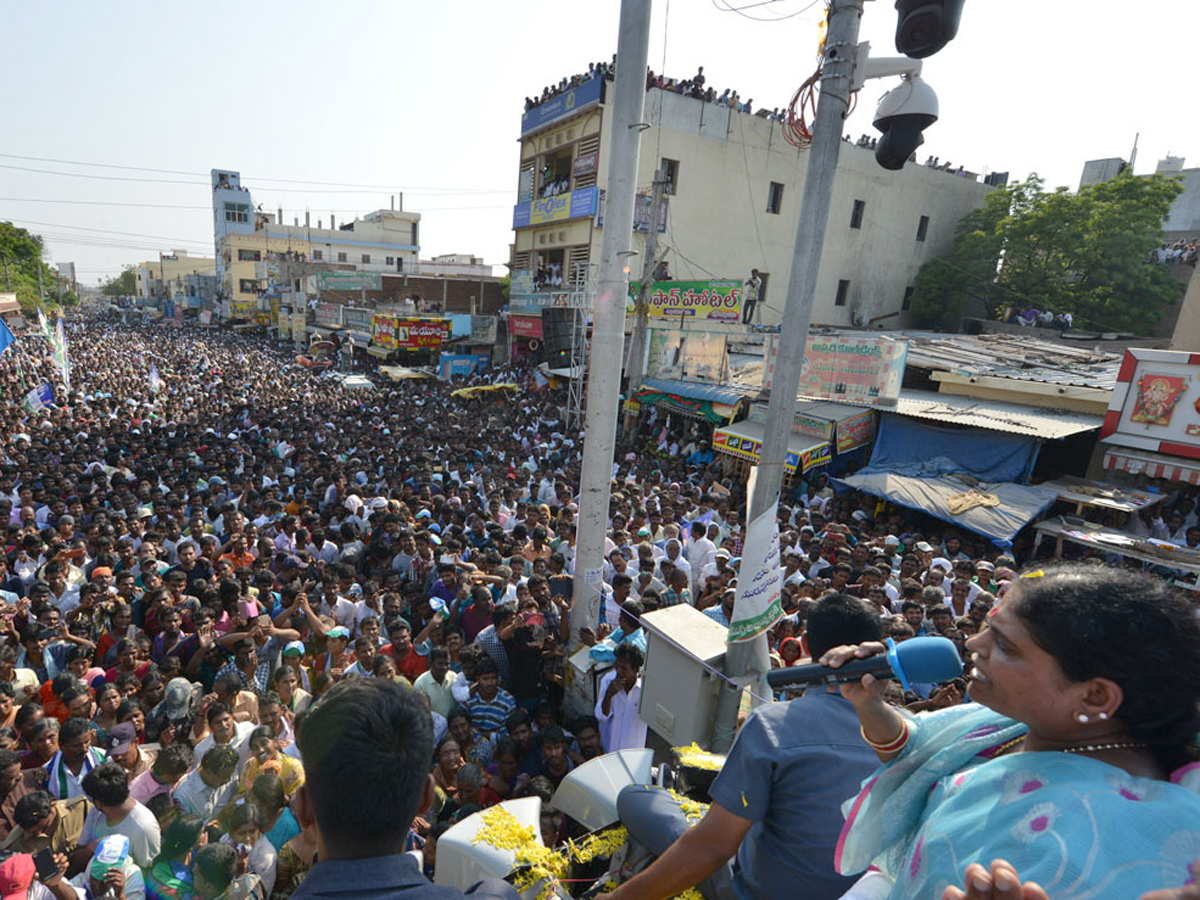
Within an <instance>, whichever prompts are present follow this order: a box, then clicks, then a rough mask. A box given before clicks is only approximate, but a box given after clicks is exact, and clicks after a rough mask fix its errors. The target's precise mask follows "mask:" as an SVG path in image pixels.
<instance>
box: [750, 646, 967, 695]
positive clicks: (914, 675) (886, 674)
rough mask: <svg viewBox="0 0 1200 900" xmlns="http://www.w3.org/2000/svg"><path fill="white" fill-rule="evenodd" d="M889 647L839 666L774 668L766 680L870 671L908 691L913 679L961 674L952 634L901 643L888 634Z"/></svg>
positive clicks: (855, 676)
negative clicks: (893, 679) (897, 682)
mask: <svg viewBox="0 0 1200 900" xmlns="http://www.w3.org/2000/svg"><path fill="white" fill-rule="evenodd" d="M887 647H888V651H887V653H880V654H878V655H877V656H869V657H867V658H866V659H852V660H849V661H848V662H845V663H843V664H842V665H841V666H840V667H839V668H837V669H834V668H830V667H829V666H819V665H817V664H815V663H812V664H809V665H807V666H792V667H791V668H789V669H772V670H771V671H770V672H768V673H767V683H768V684H770V685H771V687H781V686H783V685H788V684H840V683H843V682H847V681H858V680H859V679H860V678H862V677H863V676H864V675H866V674H867V673H868V672H869V673H870V674H872V675H874V676H875V677H876V678H896V679H899V681H900V684H902V685H903V686H904V689H905V690H906V691H907V690H911V688H910V687H909V685H910V684H911V683H912V682H917V683H918V684H936V683H938V682H939V681H949V680H950V679H951V678H956V677H958V676H959V675H961V674H962V671H963V663H962V657H960V656H959V655H958V647H956V646H955V645H954V641H952V640H950V639H949V638H944V637H919V638H910V639H909V640H907V641H905V642H904V643H902V644H897V643H896V642H895V641H894V640H892V639H891V638H888V640H887Z"/></svg>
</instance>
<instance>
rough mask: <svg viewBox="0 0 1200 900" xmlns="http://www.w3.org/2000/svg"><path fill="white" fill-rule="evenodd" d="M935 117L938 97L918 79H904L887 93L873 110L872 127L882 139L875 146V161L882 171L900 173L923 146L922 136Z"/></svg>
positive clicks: (917, 76) (909, 77)
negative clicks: (880, 132) (890, 170)
mask: <svg viewBox="0 0 1200 900" xmlns="http://www.w3.org/2000/svg"><path fill="white" fill-rule="evenodd" d="M937 117H938V102H937V94H935V93H934V92H933V88H931V87H930V86H929V85H927V84H926V83H925V82H924V81H922V80H921V77H920V76H919V75H912V76H906V77H905V78H904V80H903V81H902V82H901V83H900V86H899V87H897V88H895V89H893V90H890V91H888V92H887V93H886V94H884V95H883V98H882V99H881V100H880V101H879V106H878V107H877V108H876V110H875V127H876V128H878V129H879V130H880V131H882V132H883V137H881V138H880V139H879V143H878V144H876V145H875V161H876V162H878V163H879V164H880V165H881V166H883V167H884V168H885V169H902V168H904V163H905V162H906V161H907V160H908V158H909V157H910V156H911V155H912V153H913V151H914V150H916V149H917V148H918V147H920V146H921V145H922V144H923V143H925V136H924V135H923V134H922V133H921V132H923V131H924V130H925V129H926V128H928V127H929V126H930V125H932V124H933V123H934V122H936V121H937Z"/></svg>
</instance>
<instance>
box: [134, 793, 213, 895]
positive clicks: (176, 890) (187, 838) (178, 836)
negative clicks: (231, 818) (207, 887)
mask: <svg viewBox="0 0 1200 900" xmlns="http://www.w3.org/2000/svg"><path fill="white" fill-rule="evenodd" d="M203 832H204V820H203V819H201V818H200V817H199V816H194V815H192V814H191V813H181V814H180V815H179V817H178V818H176V819H175V821H173V822H172V823H171V824H170V825H169V826H167V829H166V831H164V832H163V835H162V848H161V849H160V850H159V852H158V856H156V857H155V858H154V862H153V864H152V865H151V866H150V868H149V869H146V870H145V876H146V900H191V898H194V897H199V896H200V895H199V894H197V893H196V889H195V888H194V887H193V886H192V872H191V868H190V867H189V865H188V863H189V861H190V859H191V855H192V851H193V850H194V849H195V848H196V847H197V846H198V842H199V840H200V836H201V834H202V833H203Z"/></svg>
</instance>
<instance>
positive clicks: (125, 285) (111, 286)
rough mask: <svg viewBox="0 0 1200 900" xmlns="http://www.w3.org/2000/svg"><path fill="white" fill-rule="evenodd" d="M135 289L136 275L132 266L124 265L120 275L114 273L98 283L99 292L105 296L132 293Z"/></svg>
mask: <svg viewBox="0 0 1200 900" xmlns="http://www.w3.org/2000/svg"><path fill="white" fill-rule="evenodd" d="M136 290H137V276H136V275H135V274H134V269H133V266H126V267H125V268H123V269H122V270H121V274H120V275H114V276H113V277H112V278H110V279H108V280H107V281H106V282H104V284H102V285H100V293H102V294H103V295H104V296H105V297H120V296H122V295H126V296H129V295H132V294H133V293H134V292H135V291H136Z"/></svg>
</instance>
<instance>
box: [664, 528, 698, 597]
mask: <svg viewBox="0 0 1200 900" xmlns="http://www.w3.org/2000/svg"><path fill="white" fill-rule="evenodd" d="M663 549H664V550H666V556H665V557H664V559H666V561H667V562H669V563H671V564H672V565H673V566H674V567H675V568H676V569H681V570H682V571H683V573H684V574H685V575H687V578H688V585H689V586H690V585H691V583H692V564H691V563H690V562H688V561H687V557H686V556H684V555H683V544H681V543H679V540H678V539H677V538H668V539H667V543H666V546H665V547H664V548H663ZM659 567H660V571H661V561H660V564H659Z"/></svg>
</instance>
